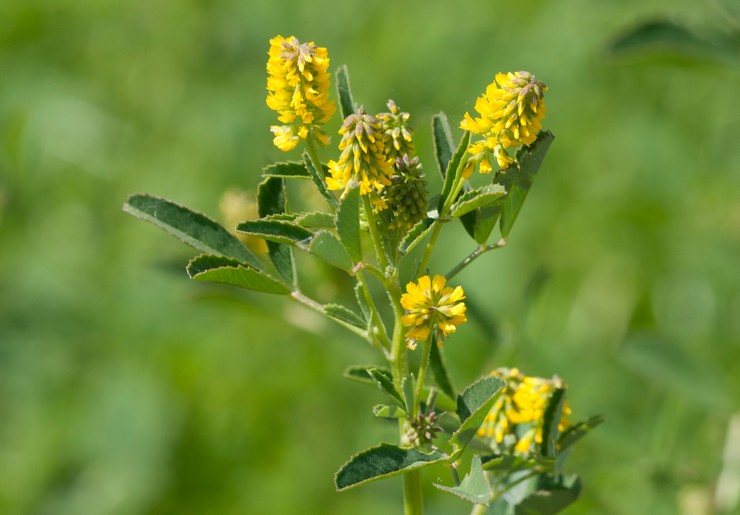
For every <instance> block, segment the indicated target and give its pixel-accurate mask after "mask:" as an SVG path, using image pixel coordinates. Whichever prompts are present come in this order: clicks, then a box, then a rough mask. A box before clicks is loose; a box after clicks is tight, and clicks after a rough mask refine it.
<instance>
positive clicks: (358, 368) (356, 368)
mask: <svg viewBox="0 0 740 515" xmlns="http://www.w3.org/2000/svg"><path fill="white" fill-rule="evenodd" d="M370 369H373V370H375V374H379V375H383V376H385V378H386V379H387V380H388V381H390V383H391V384H393V374H391V371H390V370H388V369H387V368H382V367H377V366H375V365H352V366H349V367H347V368H346V369H345V370H344V373H343V374H342V376H343V377H344V378H346V379H349V380H351V381H355V382H357V383H363V384H370V385H374V386H377V382H376V381H375V379H373V376H371V375H370V372H368V370H370Z"/></svg>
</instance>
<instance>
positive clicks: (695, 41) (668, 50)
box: [610, 20, 737, 59]
mask: <svg viewBox="0 0 740 515" xmlns="http://www.w3.org/2000/svg"><path fill="white" fill-rule="evenodd" d="M731 41H732V40H731V39H726V40H725V39H722V40H718V41H716V42H715V41H711V40H707V39H704V38H701V37H699V36H697V35H696V34H694V33H693V32H691V31H690V30H689V29H687V28H686V27H684V26H682V25H677V24H675V23H673V22H670V21H667V20H651V21H647V22H644V23H642V24H640V25H638V26H636V27H633V28H631V29H630V31H629V32H627V33H626V34H623V35H622V36H620V37H619V38H618V39H616V40H615V41H614V42H613V43H612V44H611V48H610V50H611V52H612V53H613V54H614V55H624V54H629V55H632V54H638V55H645V54H651V55H652V54H658V55H661V54H668V55H672V56H679V57H684V58H686V57H688V58H692V57H693V58H699V59H702V58H709V57H715V58H716V57H728V58H734V59H736V58H737V47H736V46H734V47H733V45H732V43H731Z"/></svg>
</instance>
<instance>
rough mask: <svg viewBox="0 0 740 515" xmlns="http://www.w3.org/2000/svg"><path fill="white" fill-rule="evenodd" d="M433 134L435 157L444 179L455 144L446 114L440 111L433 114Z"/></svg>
mask: <svg viewBox="0 0 740 515" xmlns="http://www.w3.org/2000/svg"><path fill="white" fill-rule="evenodd" d="M432 136H433V137H434V158H435V160H436V161H437V168H438V169H439V174H440V175H441V176H442V179H444V178H445V174H446V172H447V165H449V164H450V159H452V152H453V148H454V145H455V143H454V141H453V139H452V133H451V132H450V124H449V122H448V121H447V115H446V114H444V113H442V112H440V113H437V114H435V115H434V116H432Z"/></svg>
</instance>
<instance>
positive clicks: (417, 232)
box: [399, 218, 435, 254]
mask: <svg viewBox="0 0 740 515" xmlns="http://www.w3.org/2000/svg"><path fill="white" fill-rule="evenodd" d="M434 222H435V220H434V219H433V218H425V219H424V220H422V221H421V222H418V223H417V224H416V225H414V226H413V227H412V228H411V230H410V231H409V232H408V234H406V236H405V237H404V238H403V240H401V244H400V246H399V248H400V251H401V254H407V253H408V252H410V251H411V250H412V249H413V248H414V247H416V246H417V245H418V244H419V242H420V241H421V240H422V239H424V236H426V235H427V234H428V233H429V231H431V230H432V224H434Z"/></svg>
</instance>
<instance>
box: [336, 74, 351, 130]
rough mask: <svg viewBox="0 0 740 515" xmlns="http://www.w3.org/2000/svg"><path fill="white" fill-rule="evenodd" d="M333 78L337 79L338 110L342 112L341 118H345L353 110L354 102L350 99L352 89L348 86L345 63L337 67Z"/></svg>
mask: <svg viewBox="0 0 740 515" xmlns="http://www.w3.org/2000/svg"><path fill="white" fill-rule="evenodd" d="M335 79H336V81H337V96H338V97H339V112H340V113H341V114H342V119H345V118H347V117H348V116H349V115H351V114H354V112H355V102H354V100H352V91H351V90H350V88H349V70H347V65H346V64H343V65H342V66H340V67H339V68H338V69H337V72H336V74H335Z"/></svg>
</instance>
